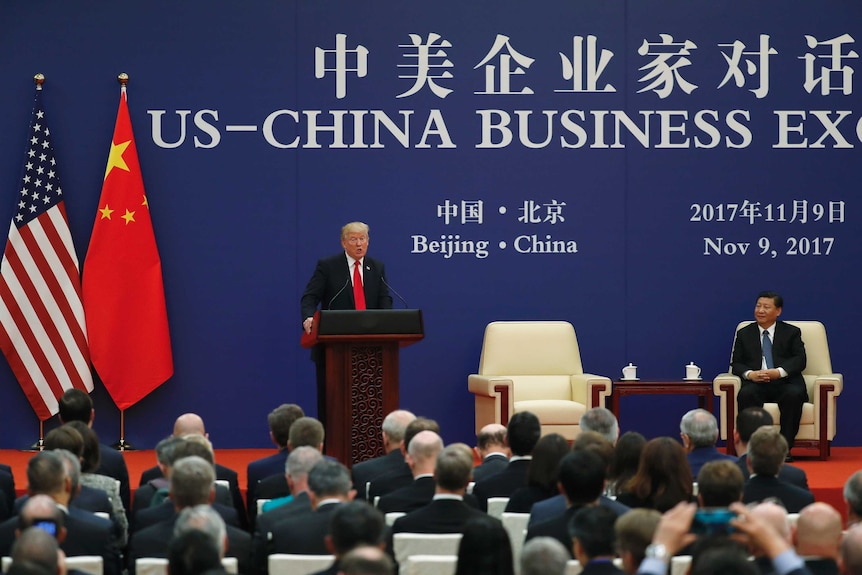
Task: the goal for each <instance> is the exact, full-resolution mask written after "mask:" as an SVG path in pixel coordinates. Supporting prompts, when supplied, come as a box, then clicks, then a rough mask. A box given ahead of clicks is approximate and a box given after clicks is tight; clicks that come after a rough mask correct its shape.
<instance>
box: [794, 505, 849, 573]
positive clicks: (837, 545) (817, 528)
mask: <svg viewBox="0 0 862 575" xmlns="http://www.w3.org/2000/svg"><path fill="white" fill-rule="evenodd" d="M843 535H844V534H843V533H842V531H841V514H840V513H838V512H837V511H836V510H835V508H833V507H832V506H831V505H829V504H828V503H812V504H811V505H809V506H807V507H805V508H804V509H803V510H802V511H800V512H799V519H798V520H797V521H796V529H795V530H793V545H794V547H796V553H798V554H799V555H800V556H801V557H805V565H806V567H808V569H810V570H811V572H812V573H815V574H818V575H826V574H828V573H833V574H837V573H838V557H839V555H840V554H841V539H842V537H843Z"/></svg>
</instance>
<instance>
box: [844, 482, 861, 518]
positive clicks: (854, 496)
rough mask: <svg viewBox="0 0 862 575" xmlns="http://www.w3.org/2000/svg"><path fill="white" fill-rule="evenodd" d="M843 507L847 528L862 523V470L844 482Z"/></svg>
mask: <svg viewBox="0 0 862 575" xmlns="http://www.w3.org/2000/svg"><path fill="white" fill-rule="evenodd" d="M844 505H845V508H846V511H847V525H848V526H851V525H855V524H857V523H859V522H860V521H862V470H860V471H857V472H855V473H854V474H853V475H851V476H850V477H848V478H847V481H845V482H844Z"/></svg>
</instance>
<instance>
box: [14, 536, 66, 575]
mask: <svg viewBox="0 0 862 575" xmlns="http://www.w3.org/2000/svg"><path fill="white" fill-rule="evenodd" d="M58 549H59V546H58V544H57V540H56V539H55V538H54V537H53V536H52V535H50V534H49V533H48V532H47V531H45V530H43V529H40V528H38V527H29V528H27V529H25V530H24V531H22V532H21V535H19V536H18V539H17V540H16V541H15V543H14V544H13V545H12V552H11V556H12V563H13V564H15V563H25V562H32V563H34V564H36V565H38V566H40V567H42V568H43V569H45V570H46V571H47V572H48V573H50V574H51V575H56V573H57V565H58V560H59V555H58V554H57V550H58Z"/></svg>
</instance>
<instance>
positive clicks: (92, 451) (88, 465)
mask: <svg viewBox="0 0 862 575" xmlns="http://www.w3.org/2000/svg"><path fill="white" fill-rule="evenodd" d="M66 425H69V426H71V427H72V428H73V429H75V431H77V432H78V433H80V434H81V439H82V440H83V452H82V453H81V471H82V472H83V473H95V472H96V470H97V469H98V468H99V463H100V458H101V453H100V452H99V436H98V435H96V432H95V431H93V430H92V429H90V426H89V425H87V424H86V423H83V422H81V421H71V422H69V423H67V424H66ZM70 451H71V450H70ZM73 453H74V452H73Z"/></svg>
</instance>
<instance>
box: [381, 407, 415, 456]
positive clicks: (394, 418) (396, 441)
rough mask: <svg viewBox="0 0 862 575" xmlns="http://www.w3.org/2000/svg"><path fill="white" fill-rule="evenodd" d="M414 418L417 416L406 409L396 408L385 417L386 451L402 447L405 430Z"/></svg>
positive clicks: (383, 429) (384, 436)
mask: <svg viewBox="0 0 862 575" xmlns="http://www.w3.org/2000/svg"><path fill="white" fill-rule="evenodd" d="M414 419H416V416H415V415H413V414H412V413H410V412H409V411H407V410H406V409H396V410H395V411H393V412H391V413H389V414H388V415H387V416H386V417H385V418H383V426H382V431H383V444H384V447H385V449H386V453H389V452H390V451H392V450H393V449H398V448H399V447H401V442H403V441H404V431H405V430H406V429H407V425H408V424H409V423H410V422H411V421H413V420H414Z"/></svg>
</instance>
